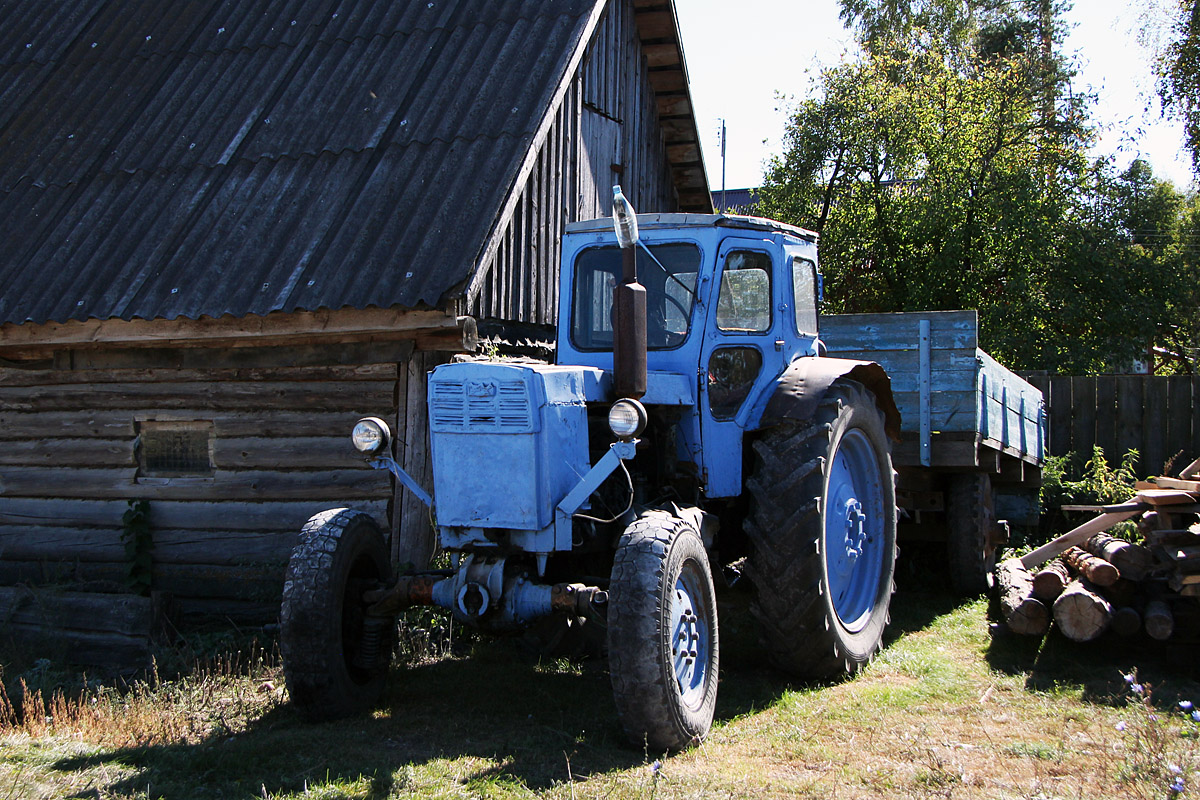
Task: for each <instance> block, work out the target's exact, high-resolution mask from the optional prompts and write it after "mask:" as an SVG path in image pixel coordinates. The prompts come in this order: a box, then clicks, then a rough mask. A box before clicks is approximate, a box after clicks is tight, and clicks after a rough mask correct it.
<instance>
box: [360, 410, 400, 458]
mask: <svg viewBox="0 0 1200 800" xmlns="http://www.w3.org/2000/svg"><path fill="white" fill-rule="evenodd" d="M350 441H351V442H353V443H354V449H355V450H357V451H358V452H360V453H362V454H363V455H364V456H377V455H380V454H384V453H387V452H388V450H389V446H390V445H391V442H392V432H391V430H390V429H389V428H388V424H387V423H386V422H384V421H383V420H381V419H380V418H379V417H364V418H363V419H360V420H359V421H358V422H356V423H355V424H354V430H353V431H351V432H350Z"/></svg>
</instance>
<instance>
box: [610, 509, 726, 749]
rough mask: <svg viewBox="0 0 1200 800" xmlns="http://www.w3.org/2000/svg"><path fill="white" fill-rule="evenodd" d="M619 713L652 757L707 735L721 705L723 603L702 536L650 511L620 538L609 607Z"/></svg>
mask: <svg viewBox="0 0 1200 800" xmlns="http://www.w3.org/2000/svg"><path fill="white" fill-rule="evenodd" d="M608 653H609V656H608V657H609V671H610V674H611V677H612V685H613V697H614V700H615V701H616V706H617V716H618V717H619V718H620V720H621V725H622V726H623V727H624V729H625V733H626V734H627V735H628V736H629V738H630V740H631V741H632V742H633V743H634V744H635V745H636V746H638V747H645V748H647V749H648V750H650V751H653V752H663V751H672V752H673V751H676V750H682V749H683V748H685V747H688V746H690V745H693V744H697V743H699V742H701V741H703V740H704V738H705V737H706V736H708V732H709V730H710V729H711V728H712V720H713V711H714V709H715V708H716V703H717V670H718V661H719V658H718V644H717V604H716V593H715V592H714V590H713V581H712V570H711V569H710V567H709V563H708V555H707V553H706V552H705V550H704V543H703V542H702V541H701V540H700V534H699V533H698V532H697V531H696V529H695V528H694V527H692V525H691V524H689V523H687V522H685V521H683V520H681V519H679V518H677V517H675V516H672V515H671V514H668V513H666V512H664V511H650V512H647V513H645V514H643V515H642V516H641V517H640V518H638V519H637V520H636V521H635V522H634V523H633V524H632V525H630V526H629V527H628V528H627V529H626V530H625V532H624V533H623V534H622V536H621V541H620V544H619V545H618V546H617V553H616V559H615V561H614V563H613V570H612V581H611V584H610V586H609V603H608Z"/></svg>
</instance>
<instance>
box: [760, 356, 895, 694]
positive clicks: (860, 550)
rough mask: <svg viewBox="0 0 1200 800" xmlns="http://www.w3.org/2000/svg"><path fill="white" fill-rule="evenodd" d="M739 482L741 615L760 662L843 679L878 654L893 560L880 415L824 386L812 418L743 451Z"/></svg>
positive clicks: (846, 386) (841, 390) (887, 458)
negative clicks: (758, 646)
mask: <svg viewBox="0 0 1200 800" xmlns="http://www.w3.org/2000/svg"><path fill="white" fill-rule="evenodd" d="M753 447H754V453H755V456H756V459H755V465H754V471H753V473H752V476H751V478H750V480H749V481H748V489H749V491H750V499H751V513H750V514H749V515H748V516H747V519H746V533H747V536H748V537H749V540H750V544H751V551H750V556H749V559H748V561H747V568H748V572H749V574H750V576H751V578H752V579H753V582H754V586H755V592H756V599H755V602H754V604H753V606H752V607H751V608H752V611H753V613H754V615H755V616H756V617H757V618H758V621H759V624H760V625H761V627H762V631H763V637H764V639H765V640H766V645H767V648H768V650H769V652H770V654H771V659H772V661H773V662H774V663H775V664H776V665H777V666H779V667H780V668H782V669H783V670H785V671H787V672H790V673H792V674H795V675H801V676H810V677H823V676H827V675H832V674H836V673H839V672H844V673H853V672H855V671H857V670H858V669H860V668H861V667H862V666H863V665H865V664H866V663H867V662H869V661H870V659H871V657H872V656H873V655H874V654H875V652H876V651H877V650H878V649H879V647H880V643H881V641H882V638H883V630H884V627H885V626H886V625H887V622H888V607H889V605H890V603H891V597H892V588H893V587H892V578H893V573H894V570H895V557H896V489H895V479H894V476H893V473H892V461H891V453H890V449H889V446H888V441H887V436H886V434H885V431H884V421H883V414H882V412H880V410H879V409H878V408H877V407H876V405H875V398H874V396H873V395H872V394H871V393H870V392H869V391H868V390H867V389H866V388H864V387H863V386H862V385H861V384H859V383H856V382H854V381H849V380H845V379H841V380H838V381H836V382H834V384H833V386H831V387H830V389H829V391H828V392H827V393H826V395H825V397H824V398H823V399H822V401H821V403H820V404H819V406H818V408H817V413H816V415H815V416H814V418H813V419H812V420H809V421H808V422H807V423H804V424H800V425H783V426H780V427H777V428H773V429H771V430H769V431H767V432H766V433H765V434H764V435H763V436H762V437H761V438H760V439H758V440H757V441H755V443H754V445H753Z"/></svg>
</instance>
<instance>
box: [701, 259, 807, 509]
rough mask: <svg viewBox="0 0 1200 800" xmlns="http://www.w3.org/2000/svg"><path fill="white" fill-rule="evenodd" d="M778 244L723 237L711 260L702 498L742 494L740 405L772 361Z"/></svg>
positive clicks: (764, 378)
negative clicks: (713, 268)
mask: <svg viewBox="0 0 1200 800" xmlns="http://www.w3.org/2000/svg"><path fill="white" fill-rule="evenodd" d="M780 258H782V254H781V253H780V249H779V247H778V245H776V244H775V243H774V242H772V241H770V240H767V239H750V238H734V237H730V238H727V239H725V240H724V242H723V243H722V245H721V248H720V250H719V251H718V254H717V270H716V272H717V281H716V284H715V287H714V289H713V290H712V291H713V295H712V296H710V298H709V302H708V307H709V316H708V321H707V324H706V326H705V331H706V333H705V340H704V348H703V350H702V351H701V356H700V372H699V382H700V398H701V399H700V405H701V418H700V438H701V443H702V444H701V450H702V454H701V461H702V464H703V472H704V474H703V478H704V484H705V494H706V495H707V496H708V497H734V496H736V495H738V494H741V491H742V456H741V453H742V434H743V430H744V429H743V426H744V424H745V413H746V412H747V400H748V399H749V398H751V397H752V396H754V395H755V394H756V393H757V391H756V390H757V389H759V388H761V387H762V386H763V384H764V383H766V382H768V381H770V380H772V379H773V378H774V377H775V374H776V372H777V370H776V369H774V367H775V362H777V361H778V360H779V354H778V352H777V348H776V340H777V338H778V337H777V336H776V329H777V327H778V325H779V319H780V316H781V313H782V311H783V310H785V309H786V305H785V304H784V303H783V301H782V296H783V291H782V287H780V286H779V283H780V281H779V277H778V274H777V267H776V264H777V262H778V260H779V259H780Z"/></svg>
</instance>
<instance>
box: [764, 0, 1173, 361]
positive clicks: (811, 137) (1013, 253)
mask: <svg viewBox="0 0 1200 800" xmlns="http://www.w3.org/2000/svg"><path fill="white" fill-rule="evenodd" d="M1058 5H1059V4H1058V3H1051V2H1033V3H1028V4H986V3H974V2H973V3H966V4H961V3H950V2H946V0H843V3H842V7H843V18H844V19H846V20H847V21H848V22H850V23H852V24H855V25H856V29H857V30H858V31H859V37H860V40H861V41H862V42H863V44H864V52H863V54H862V56H861V57H860V58H859V59H858V60H856V61H852V62H848V63H844V64H841V65H839V66H837V67H834V68H832V69H828V70H825V71H824V72H823V73H822V74H821V75H820V77H819V79H818V80H817V81H816V84H815V86H814V90H813V92H812V94H811V96H810V97H809V98H808V99H805V100H802V101H799V102H798V103H796V104H795V105H794V106H793V109H792V115H791V119H790V121H789V123H788V126H787V129H786V132H785V148H784V152H783V154H782V155H780V156H778V157H777V158H775V159H774V161H773V162H772V163H771V165H770V167H769V170H768V174H767V179H766V184H765V186H764V187H763V188H762V189H761V190H760V191H759V197H760V199H761V208H762V212H763V213H764V214H765V215H766V216H772V217H776V218H778V219H781V220H784V221H787V222H792V223H795V224H798V225H801V226H804V227H808V228H812V229H815V230H817V231H819V232H820V233H821V236H822V239H821V243H822V261H823V267H822V268H823V271H824V273H825V277H826V287H827V293H826V297H827V298H828V299H827V308H826V309H825V310H826V311H831V312H883V311H918V310H939V309H955V308H976V309H978V310H979V314H980V324H981V340H982V341H981V344H982V346H983V347H984V348H985V349H988V350H990V351H991V352H992V353H993V354H994V355H995V356H997V358H999V359H1000V360H1001V361H1002V362H1003V363H1005V364H1006V365H1008V366H1009V367H1011V368H1014V369H1047V370H1052V371H1058V372H1070V373H1074V374H1089V373H1095V372H1101V371H1112V370H1120V369H1124V368H1127V367H1128V366H1129V365H1130V364H1131V363H1132V362H1133V361H1134V360H1135V359H1144V358H1145V356H1146V352H1147V348H1148V346H1149V345H1150V344H1151V343H1153V342H1155V341H1156V340H1160V339H1162V338H1163V337H1164V335H1165V331H1168V330H1173V329H1174V328H1172V326H1173V325H1174V326H1176V327H1178V326H1179V325H1180V321H1190V320H1195V318H1196V315H1195V308H1196V304H1195V303H1196V298H1194V297H1192V296H1189V292H1191V294H1193V295H1194V287H1195V283H1196V281H1195V280H1194V278H1195V271H1194V270H1192V271H1190V272H1189V271H1188V269H1187V268H1186V266H1185V263H1184V261H1183V260H1182V259H1181V257H1180V248H1179V246H1178V242H1179V237H1180V235H1181V233H1180V226H1179V216H1180V213H1181V209H1182V208H1183V198H1182V197H1181V196H1180V195H1179V194H1178V193H1177V192H1175V191H1174V190H1173V188H1172V187H1171V186H1170V184H1167V183H1165V182H1162V181H1157V180H1156V179H1155V178H1154V177H1153V175H1152V173H1151V172H1150V170H1149V167H1148V166H1146V165H1145V164H1144V162H1135V165H1134V166H1133V167H1131V168H1130V170H1129V171H1127V172H1126V173H1125V174H1123V175H1120V176H1117V175H1115V174H1114V173H1113V170H1112V168H1111V167H1110V166H1109V165H1108V164H1107V163H1106V162H1103V161H1101V162H1093V161H1091V159H1090V157H1089V156H1088V146H1089V144H1090V142H1091V138H1092V131H1091V128H1090V125H1089V122H1088V113H1089V112H1088V106H1089V103H1090V102H1091V98H1089V97H1087V96H1079V95H1069V94H1067V93H1066V92H1065V88H1064V87H1066V86H1067V84H1068V81H1069V79H1070V76H1071V72H1070V70H1069V69H1068V67H1067V66H1066V65H1065V64H1064V63H1063V62H1062V60H1061V59H1060V58H1059V57H1058V55H1057V52H1056V47H1057V44H1058V40H1059V33H1058V28H1059V27H1060V26H1059V25H1058V24H1057V20H1056V14H1057V13H1058ZM1189 280H1190V281H1191V282H1190V283H1189ZM1187 287H1191V289H1188V288H1187Z"/></svg>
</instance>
